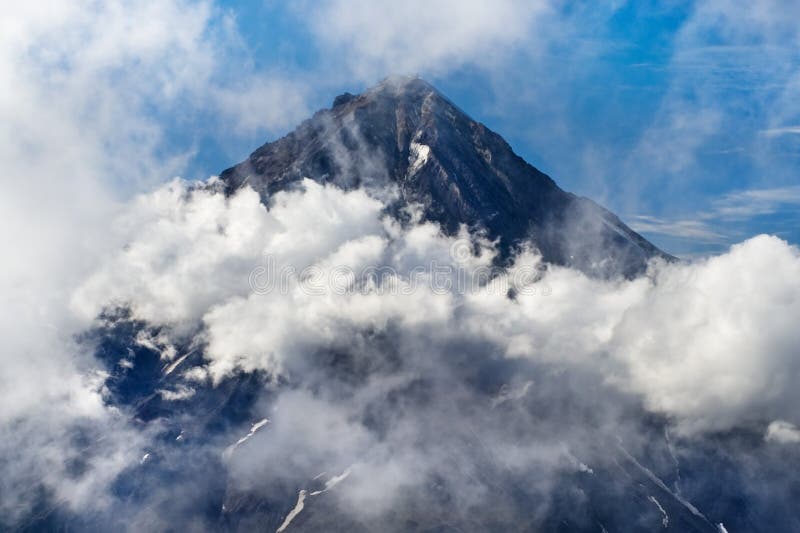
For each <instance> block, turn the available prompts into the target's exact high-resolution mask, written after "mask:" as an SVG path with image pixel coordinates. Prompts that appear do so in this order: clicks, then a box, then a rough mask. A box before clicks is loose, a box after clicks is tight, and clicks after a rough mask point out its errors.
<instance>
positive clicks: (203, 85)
mask: <svg viewBox="0 0 800 533" xmlns="http://www.w3.org/2000/svg"><path fill="white" fill-rule="evenodd" d="M240 48H241V47H240V43H239V41H238V39H237V37H236V35H235V29H234V28H233V27H232V26H231V25H230V24H228V23H227V22H226V17H225V16H224V15H220V14H219V13H218V12H217V11H216V10H215V8H214V7H213V6H212V5H211V4H209V3H206V2H184V1H181V0H176V1H168V2H148V1H135V0H120V1H114V2H50V3H48V5H47V6H42V5H33V4H30V5H17V6H13V7H11V6H8V7H7V8H6V9H5V10H4V16H3V20H2V21H0V65H2V66H0V87H2V91H1V92H2V94H3V97H2V98H0V116H2V120H1V121H0V123H2V125H0V141H2V142H0V145H2V146H0V160H2V161H3V174H2V178H0V180H2V186H3V191H4V193H3V195H2V197H0V210H1V211H2V213H3V220H4V223H3V225H2V228H0V245H2V247H3V249H4V250H6V252H7V253H5V254H4V261H3V276H2V281H0V290H1V291H2V293H3V294H4V296H5V298H6V305H5V306H4V308H3V310H2V312H0V332H2V335H0V336H1V337H2V339H1V340H0V343H2V349H0V352H1V353H2V356H1V357H0V361H1V362H2V364H0V385H2V386H0V405H2V408H0V427H2V429H3V433H4V435H5V434H8V435H13V438H12V437H9V438H8V439H4V443H3V446H4V457H5V458H12V457H13V458H14V459H9V460H11V461H12V462H15V463H17V464H18V465H19V467H15V468H13V469H11V468H9V469H8V471H7V472H8V475H7V476H6V479H4V483H7V484H8V485H7V487H5V488H4V490H3V494H4V498H3V502H2V505H3V509H4V510H5V511H8V512H3V513H2V514H3V515H4V517H6V516H7V517H12V518H13V516H15V515H16V514H17V513H24V512H26V510H28V509H30V508H31V507H35V506H36V505H38V504H37V499H36V498H32V497H31V494H30V493H28V492H26V491H25V489H24V487H26V486H27V484H28V483H29V482H33V481H37V482H42V483H43V486H44V487H45V490H46V491H52V492H53V494H55V496H54V497H55V498H56V499H57V500H59V501H69V502H71V501H73V500H76V501H77V499H80V502H81V503H80V505H79V506H82V507H83V508H85V509H89V508H90V507H92V506H93V505H97V506H99V507H102V506H103V505H104V504H105V503H107V501H106V500H105V498H102V497H100V496H102V494H100V492H102V489H101V487H102V486H103V485H107V484H108V483H111V482H112V481H113V479H114V477H115V475H116V474H117V473H119V472H120V471H122V470H123V469H124V468H125V467H126V462H125V459H126V458H130V457H133V456H135V455H137V452H136V451H135V450H134V448H135V447H136V446H139V445H140V444H141V441H140V439H138V438H134V437H130V436H129V438H123V439H121V440H118V438H117V437H118V436H120V435H125V434H126V431H127V430H128V429H129V428H127V424H126V423H125V420H126V417H125V416H123V415H121V414H119V413H115V412H113V411H111V410H109V409H108V408H107V406H106V405H105V404H106V402H105V400H106V398H105V392H104V389H103V387H102V386H101V385H102V380H101V381H100V386H98V384H97V382H96V380H87V379H86V377H85V376H86V375H89V374H91V372H93V370H94V369H95V368H96V367H97V366H98V363H97V361H96V360H95V359H94V357H93V356H92V354H91V351H90V350H89V349H87V347H86V346H80V345H76V343H75V340H74V335H75V334H77V333H79V332H81V331H82V330H83V329H84V328H85V327H86V326H87V324H88V322H87V321H86V320H85V318H84V317H82V316H80V314H76V313H74V312H73V311H72V310H70V308H69V305H70V304H69V301H70V299H71V298H72V296H71V292H72V290H73V288H74V287H75V286H76V284H80V282H81V281H82V280H83V279H84V278H85V277H86V275H87V274H88V273H89V272H91V271H93V270H94V269H95V266H96V264H97V262H98V261H100V258H102V257H105V254H107V253H110V252H111V251H113V250H116V249H117V246H118V245H119V243H118V242H117V241H115V240H114V235H112V234H110V233H109V232H108V231H107V229H108V225H107V221H108V220H109V219H110V218H111V217H113V216H114V213H115V211H116V210H117V209H118V208H119V206H120V205H121V204H122V203H124V202H125V201H126V199H127V198H128V196H129V195H130V194H131V193H132V192H133V191H138V190H141V189H143V188H149V187H151V186H152V184H154V183H160V182H162V180H163V179H164V178H165V177H168V176H172V175H174V174H175V173H177V172H179V171H180V170H181V169H183V168H185V167H186V164H187V162H188V161H189V159H190V157H191V154H192V147H191V146H186V145H182V146H175V145H174V144H173V142H172V140H171V137H170V135H169V131H170V128H171V127H172V128H175V127H178V124H167V123H166V122H167V121H165V120H164V115H165V114H166V113H167V111H168V110H170V109H172V108H173V107H181V108H182V109H183V110H184V111H185V112H184V113H183V114H182V117H181V120H185V121H186V122H188V123H192V122H194V123H197V122H202V120H206V119H208V118H209V117H207V116H206V115H207V114H208V111H207V110H208V109H213V110H215V116H214V117H213V118H214V120H213V121H211V120H209V123H210V124H212V125H213V127H217V126H219V125H220V124H223V125H224V124H226V122H227V121H234V122H236V123H237V124H241V125H242V127H245V128H248V129H249V130H252V129H253V128H258V129H259V131H265V130H266V129H269V128H270V127H284V126H285V125H286V123H287V121H294V120H295V119H296V117H297V116H298V114H302V113H304V111H305V106H304V102H303V101H302V98H303V96H302V95H303V92H302V91H298V90H296V88H295V87H294V86H293V85H292V84H291V83H288V82H285V81H283V80H282V79H280V78H277V77H266V75H257V74H256V73H255V72H254V71H253V69H252V66H250V67H247V64H246V62H245V61H243V63H242V68H238V67H233V66H232V64H231V60H232V58H234V57H239V58H242V57H244V56H246V53H245V52H243V51H242V50H241V49H240ZM246 67H247V68H246ZM234 68H235V70H236V71H237V74H238V76H237V78H236V83H237V84H240V85H241V86H244V87H249V88H251V91H255V90H259V89H260V88H264V87H266V88H268V89H269V91H268V92H266V93H265V94H264V100H262V101H260V102H258V106H259V109H254V104H255V103H256V102H254V101H253V99H252V98H250V99H248V100H246V101H237V102H232V99H231V97H230V93H231V91H235V90H238V86H234V84H233V83H232V82H231V81H230V76H228V74H229V73H230V71H231V69H234ZM266 100H271V102H272V104H273V105H272V106H271V107H269V108H268V106H267V103H266ZM242 116H247V117H248V120H249V121H247V122H243V121H242V120H241V117H242ZM256 122H261V123H260V124H256ZM183 125H184V126H185V125H186V123H183ZM189 144H191V143H189ZM92 318H94V317H92ZM98 435H102V439H103V443H102V444H97V445H92V446H87V445H85V443H84V440H85V439H89V440H92V439H97V438H101V437H99V436H98ZM26 443H28V444H26ZM73 444H74V445H75V446H82V447H83V448H84V450H85V453H83V454H82V453H79V452H78V451H76V449H74V447H73ZM117 444H119V445H120V446H119V447H117ZM4 464H7V463H5V462H4ZM8 464H10V463H8ZM84 485H85V486H84ZM90 485H91V486H92V487H94V488H95V489H97V491H99V492H92V491H91V490H89V486H90ZM11 487H13V489H12V488H11ZM7 506H10V507H7ZM12 509H13V512H12Z"/></svg>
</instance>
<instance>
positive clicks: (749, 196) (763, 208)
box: [705, 185, 800, 220]
mask: <svg viewBox="0 0 800 533" xmlns="http://www.w3.org/2000/svg"><path fill="white" fill-rule="evenodd" d="M797 205H800V185H794V186H789V187H775V188H769V189H750V190H745V191H737V192H733V193H729V194H726V195H725V196H723V197H722V198H721V199H719V200H718V201H716V202H714V207H713V209H712V211H711V212H710V213H709V214H707V215H705V216H706V217H707V218H709V219H723V220H742V219H748V218H752V217H755V216H760V215H771V214H774V213H778V212H780V211H782V210H784V209H786V208H787V207H792V206H797Z"/></svg>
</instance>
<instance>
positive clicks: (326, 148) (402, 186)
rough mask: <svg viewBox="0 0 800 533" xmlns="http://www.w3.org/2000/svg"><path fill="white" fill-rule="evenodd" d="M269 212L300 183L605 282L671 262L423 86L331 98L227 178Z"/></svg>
mask: <svg viewBox="0 0 800 533" xmlns="http://www.w3.org/2000/svg"><path fill="white" fill-rule="evenodd" d="M220 177H221V179H222V180H223V181H224V183H225V187H226V189H227V191H228V192H229V193H230V192H233V191H235V190H237V189H238V188H239V187H242V186H243V185H245V184H246V185H249V186H251V187H253V188H254V189H255V190H256V191H258V192H259V193H260V194H261V196H262V199H263V200H264V202H265V203H268V202H269V199H270V197H271V195H273V194H275V193H276V192H278V191H282V190H286V189H290V188H292V187H294V186H296V185H297V184H298V183H299V182H300V181H301V180H302V179H303V178H310V179H313V180H315V181H318V182H320V183H329V184H334V185H336V186H339V187H342V188H345V189H351V188H357V187H365V188H368V189H373V190H375V191H380V190H386V189H391V190H394V191H396V192H397V198H396V199H395V201H394V203H393V206H392V207H393V212H394V214H395V215H398V216H399V215H401V214H402V212H403V208H404V207H406V206H408V205H409V204H416V205H419V206H421V207H422V212H423V216H424V218H425V219H426V220H429V221H433V222H436V223H438V224H440V225H441V227H442V228H443V230H444V231H445V232H448V233H451V234H452V233H455V232H456V231H457V230H458V228H459V227H460V226H461V225H466V226H467V227H468V228H470V229H471V230H473V231H482V232H484V233H485V234H486V235H487V236H488V237H489V238H490V239H492V240H497V242H498V247H499V249H500V251H501V255H502V256H505V257H508V256H509V255H511V254H512V253H513V251H514V250H516V249H518V248H519V247H520V246H532V247H534V248H536V249H537V250H538V251H539V252H540V253H541V254H542V257H543V259H544V261H545V262H548V263H553V264H558V265H564V266H569V267H573V268H577V269H579V270H581V271H583V272H584V273H586V274H589V275H593V276H600V277H611V276H617V275H623V276H627V277H630V276H634V275H636V274H638V273H641V272H642V271H644V269H645V267H646V265H647V262H648V261H649V260H650V259H652V258H654V257H662V258H664V259H667V260H670V259H672V257H671V256H669V255H667V254H665V253H664V252H662V251H661V250H659V249H658V248H657V247H656V246H654V245H653V244H652V243H650V242H649V241H647V240H646V239H645V238H644V237H642V236H641V235H639V234H638V233H636V232H635V231H633V230H632V229H631V228H629V227H628V226H626V225H625V224H624V223H623V222H622V221H621V220H620V219H619V217H617V216H616V215H614V214H613V213H611V212H610V211H608V210H606V209H604V208H603V207H601V206H599V205H598V204H596V203H595V202H593V201H591V200H589V199H587V198H583V197H580V196H576V195H574V194H572V193H569V192H566V191H564V190H563V189H561V188H560V187H559V186H558V185H557V184H556V183H555V182H554V181H553V179H551V178H550V177H549V176H547V175H546V174H544V173H542V172H540V171H539V170H537V169H536V168H534V167H533V166H532V165H530V164H528V163H527V162H526V161H525V160H523V159H522V158H521V157H519V156H518V155H517V154H515V153H514V151H513V150H512V149H511V147H510V146H509V145H508V143H507V142H506V141H505V140H503V138H502V137H501V136H500V135H498V134H497V133H495V132H493V131H492V130H490V129H489V128H487V127H486V126H484V125H483V124H481V123H480V122H477V121H475V120H473V119H471V118H470V117H469V116H468V115H467V114H466V113H465V112H464V111H462V110H461V109H459V107H458V106H456V105H455V104H454V103H452V102H451V101H450V100H449V99H448V98H447V97H445V96H444V95H443V94H442V93H440V92H439V91H438V90H436V89H435V88H434V87H433V86H432V85H430V84H429V83H427V82H426V81H424V80H422V79H420V78H416V77H392V78H387V79H386V80H384V81H383V82H381V83H380V84H378V85H377V86H375V87H373V88H371V89H368V90H367V91H365V92H364V93H362V94H360V95H352V94H349V93H345V94H342V95H340V96H338V97H336V98H335V100H334V102H333V106H332V108H330V109H325V110H321V111H318V112H317V113H316V114H314V116H313V117H312V118H310V119H308V120H306V121H305V122H303V123H302V124H301V125H300V126H299V127H298V128H297V129H295V130H294V131H293V132H291V133H289V134H288V135H286V136H285V137H283V138H281V139H279V140H277V141H274V142H270V143H267V144H265V145H263V146H261V147H260V148H258V149H257V150H256V151H255V152H253V153H252V154H251V155H250V157H249V158H248V159H247V160H245V161H243V162H241V163H239V164H238V165H236V166H234V167H232V168H229V169H227V170H225V171H224V172H222V174H221V175H220Z"/></svg>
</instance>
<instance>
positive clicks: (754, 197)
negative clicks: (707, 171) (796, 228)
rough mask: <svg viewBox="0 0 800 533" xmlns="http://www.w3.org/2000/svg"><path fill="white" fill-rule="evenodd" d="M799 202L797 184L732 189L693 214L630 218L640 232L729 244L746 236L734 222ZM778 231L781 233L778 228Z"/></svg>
mask: <svg viewBox="0 0 800 533" xmlns="http://www.w3.org/2000/svg"><path fill="white" fill-rule="evenodd" d="M799 205H800V185H794V186H789V187H774V188H766V189H748V190H743V191H735V192H731V193H728V194H725V195H723V196H721V197H719V198H717V199H715V200H712V202H711V205H710V206H709V208H708V209H707V210H705V211H703V212H697V213H695V214H694V216H690V217H685V216H684V217H676V218H671V217H657V216H654V215H632V216H630V217H628V219H629V224H630V226H631V227H632V228H633V229H634V230H636V231H638V232H640V233H645V234H650V235H664V236H668V237H675V238H678V239H683V240H686V241H693V242H696V243H699V244H727V243H730V242H733V241H734V240H735V239H737V238H740V237H741V236H742V235H741V231H732V229H733V228H734V227H735V226H732V224H734V223H744V222H749V221H751V220H752V219H753V218H755V217H760V216H768V215H774V214H778V213H782V212H785V211H787V210H789V209H795V208H796V207H797V206H799ZM739 229H740V228H739ZM774 233H776V234H780V232H779V231H777V230H776V231H774Z"/></svg>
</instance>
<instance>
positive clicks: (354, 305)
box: [76, 181, 800, 432]
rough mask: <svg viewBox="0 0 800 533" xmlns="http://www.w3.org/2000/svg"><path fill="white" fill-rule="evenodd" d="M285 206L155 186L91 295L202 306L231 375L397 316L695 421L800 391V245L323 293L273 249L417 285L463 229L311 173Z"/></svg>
mask: <svg viewBox="0 0 800 533" xmlns="http://www.w3.org/2000/svg"><path fill="white" fill-rule="evenodd" d="M274 202H275V203H274V205H273V207H272V208H271V209H270V210H269V211H267V210H266V209H264V208H263V207H261V205H260V204H259V203H258V197H257V195H256V194H255V193H254V192H252V191H250V190H248V189H243V190H241V191H239V193H237V195H235V196H233V197H232V198H230V199H228V200H226V199H224V198H222V196H221V195H220V194H215V193H213V192H211V191H210V190H209V189H206V190H199V191H195V192H193V193H187V191H186V190H185V188H183V186H182V184H180V183H173V184H171V185H169V186H167V187H164V188H162V189H161V190H159V191H156V192H155V193H153V194H152V195H150V196H148V197H142V198H140V199H139V200H138V201H137V202H136V203H135V204H134V206H133V208H132V209H131V211H130V213H128V214H126V215H123V216H122V218H121V220H123V221H124V220H128V218H127V217H130V216H133V217H134V219H133V220H135V222H133V223H131V222H130V221H128V222H127V223H128V224H129V225H130V233H129V236H128V238H129V239H130V240H126V241H125V242H127V246H126V248H125V250H124V251H122V252H121V253H120V254H119V255H118V256H117V257H116V259H115V260H114V261H113V262H111V263H109V265H108V266H107V267H106V268H105V269H104V270H102V271H101V272H100V273H98V274H97V275H95V276H94V277H93V278H92V279H91V280H90V281H89V282H88V283H87V285H85V286H84V287H83V288H82V289H81V290H80V291H79V293H78V295H79V296H78V297H76V298H77V300H76V301H81V300H83V301H84V302H87V301H90V302H93V303H92V305H89V306H88V307H87V309H88V310H89V311H88V315H89V316H90V315H91V314H92V313H96V312H97V310H98V309H99V307H100V305H101V304H102V303H103V302H104V301H109V300H117V301H121V302H129V303H130V305H131V306H132V309H133V310H134V312H135V316H137V317H139V318H142V319H146V320H148V321H154V322H156V323H166V324H174V323H176V322H180V321H198V320H201V319H202V322H203V324H204V329H205V336H206V337H205V338H206V340H207V341H208V348H207V351H206V354H205V355H206V357H207V360H208V370H209V371H210V373H211V376H212V377H213V378H214V379H215V380H219V379H220V378H221V377H223V376H225V375H227V374H229V373H230V372H233V371H234V370H235V369H243V370H246V371H253V370H257V369H261V370H266V371H268V372H271V373H273V374H282V373H286V374H288V375H291V374H292V372H298V371H303V370H302V369H304V368H307V365H308V361H307V360H306V358H307V357H308V355H309V354H310V353H313V352H315V350H317V349H337V348H341V349H342V350H353V349H357V348H356V347H357V346H358V345H359V341H357V340H356V339H358V338H359V336H360V335H362V333H360V332H363V331H367V330H369V331H385V330H386V329H387V328H388V327H390V325H391V327H392V328H395V329H397V330H398V331H399V332H401V333H402V336H401V339H402V341H401V344H402V342H408V347H407V348H406V349H407V350H409V353H414V352H415V351H416V350H421V351H422V352H424V351H425V350H428V349H430V350H434V351H435V350H437V349H438V348H435V347H436V346H437V345H439V344H440V343H444V342H449V341H452V340H454V339H460V340H461V341H463V342H474V343H480V342H487V341H488V342H491V343H492V344H493V345H495V346H497V347H498V349H500V350H501V351H502V352H503V353H504V354H505V355H506V356H508V357H515V358H529V359H532V360H535V361H537V362H540V363H545V364H548V365H554V366H556V367H564V368H575V369H581V370H582V371H586V370H591V371H593V372H597V373H598V374H599V375H603V376H606V378H607V379H609V380H610V382H611V383H613V384H615V385H616V386H617V387H619V388H620V389H621V390H623V391H628V392H633V393H635V394H638V395H641V397H643V398H644V400H645V403H646V404H647V405H648V407H649V408H650V409H652V410H654V411H657V412H662V413H665V414H668V415H670V416H672V417H675V419H676V421H677V422H678V425H679V426H680V428H681V429H682V430H685V431H687V432H693V431H698V430H700V431H702V430H708V429H725V428H730V427H735V426H736V425H737V424H745V425H746V424H749V423H751V422H755V421H758V420H760V419H762V418H764V417H769V418H774V417H780V416H787V409H790V406H791V405H793V404H794V402H795V401H796V400H797V399H798V398H796V394H795V393H794V389H793V387H792V386H791V383H792V382H793V379H795V378H796V377H798V376H797V374H798V373H800V361H797V360H796V357H795V356H794V347H796V346H798V345H800V333H798V331H797V329H796V328H795V327H794V325H793V317H795V316H798V314H800V284H798V281H797V280H800V254H798V251H797V249H795V248H793V247H791V246H789V245H787V244H786V243H785V242H783V241H781V240H779V239H777V238H775V237H767V236H760V237H756V238H753V239H751V240H749V241H746V242H744V243H742V244H739V245H736V246H734V247H733V248H731V250H730V251H729V252H728V253H726V254H723V255H721V256H718V257H713V258H710V259H706V260H702V261H698V262H695V263H682V264H663V263H656V264H654V265H653V266H652V271H651V272H650V278H649V279H648V278H639V279H636V280H632V281H615V282H610V281H600V280H593V279H590V278H587V277H586V276H584V275H583V274H580V273H578V272H576V271H572V270H570V269H565V268H557V267H551V268H549V269H548V270H547V272H546V274H545V275H544V277H543V278H542V279H541V280H540V281H538V282H537V283H536V284H534V285H532V286H530V287H532V288H533V289H535V290H532V291H527V292H526V291H521V292H519V294H518V295H517V297H516V299H515V300H510V299H509V298H508V297H507V291H506V290H505V289H503V290H498V286H499V285H487V286H482V287H473V286H472V285H471V284H469V283H467V284H466V285H465V286H462V287H460V288H459V287H457V286H451V287H449V288H447V290H445V291H437V290H435V287H433V286H432V285H431V284H430V283H429V282H430V279H429V278H426V281H425V283H423V284H421V285H419V286H417V287H416V288H414V290H408V291H402V290H395V291H386V290H383V291H381V290H377V289H379V288H380V286H376V287H374V288H373V290H366V291H350V292H347V293H342V294H340V293H337V292H336V291H333V290H331V288H330V287H324V288H323V290H321V291H320V292H318V293H316V292H315V291H313V290H309V286H308V285H306V284H304V283H302V282H301V281H299V278H300V276H299V275H297V276H296V277H294V278H291V280H290V282H289V283H288V285H287V286H286V287H285V290H280V287H277V286H276V287H275V290H272V291H270V292H268V293H265V294H253V293H250V287H249V286H248V285H247V279H248V268H250V269H252V268H253V267H255V266H258V265H260V264H262V258H263V256H264V255H265V254H266V255H269V256H270V257H272V258H273V260H274V261H275V264H276V266H275V268H276V269H277V271H278V272H280V269H281V268H285V267H288V266H292V267H294V268H295V272H296V274H297V273H299V272H300V271H302V270H303V269H305V268H307V267H313V269H314V271H313V272H314V273H316V275H320V276H322V277H321V278H320V279H328V278H327V277H325V276H327V275H329V274H330V273H331V272H333V271H334V270H335V269H336V268H337V267H341V266H346V267H348V268H349V269H351V270H352V271H354V272H358V271H359V269H361V268H363V267H365V266H369V265H385V266H389V267H392V269H393V272H395V273H396V275H395V276H394V277H392V278H391V280H389V281H385V283H391V284H398V286H401V287H403V286H409V287H410V285H409V281H410V279H411V277H410V275H411V272H412V271H413V269H414V267H415V266H417V265H421V266H425V267H427V268H428V269H429V268H430V266H429V265H430V264H431V263H430V261H431V259H435V260H436V261H437V262H438V263H437V264H440V265H450V266H451V267H455V266H457V265H458V264H457V262H456V261H455V260H454V259H453V258H452V257H450V252H451V247H452V246H454V242H457V241H454V240H453V238H448V237H444V236H442V235H441V234H440V233H438V230H437V228H436V227H435V226H433V225H431V224H421V225H416V226H411V227H409V228H405V229H401V228H399V227H397V226H396V225H395V224H394V223H390V222H388V221H381V220H380V216H381V215H380V213H381V204H380V203H379V202H377V201H376V200H372V199H370V198H369V197H368V196H366V194H365V193H363V192H362V191H353V192H343V191H340V190H338V189H335V188H333V187H324V186H321V185H318V184H316V183H314V182H310V181H306V182H305V187H304V191H295V192H291V193H280V194H279V195H277V196H276V197H275V199H274ZM146 206H150V209H151V212H150V213H148V208H147V207H146ZM463 237H464V236H462V238H463ZM480 248H481V249H482V255H481V256H479V257H470V258H469V261H470V262H471V263H470V268H471V269H472V268H477V267H478V266H481V265H483V266H488V265H489V264H490V262H491V257H492V253H493V252H492V250H491V245H490V244H489V243H483V244H482V245H481V246H480ZM462 266H463V265H462ZM526 269H527V270H526ZM538 269H539V258H538V257H537V256H536V255H535V254H531V253H525V254H522V255H520V256H519V257H518V258H517V261H516V263H515V265H514V266H513V267H512V268H511V269H510V270H509V271H508V272H507V273H506V274H504V275H502V276H500V277H499V278H497V279H496V280H495V281H496V282H497V283H499V282H505V285H502V286H503V287H510V286H517V287H521V286H520V285H519V283H520V280H522V279H524V278H523V277H520V276H519V275H518V273H520V272H525V271H527V272H537V271H538ZM468 271H470V270H469V269H468ZM428 276H430V274H428ZM529 281H530V280H528V282H529ZM384 288H385V287H384ZM422 339H427V341H423V340H422ZM418 342H423V343H424V342H428V343H432V344H429V345H428V348H425V345H424V344H423V345H419V344H418ZM398 349H400V350H401V351H404V350H405V349H403V348H402V347H398ZM365 356H366V355H365ZM430 357H434V358H435V357H438V356H436V355H433V354H431V355H430Z"/></svg>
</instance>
